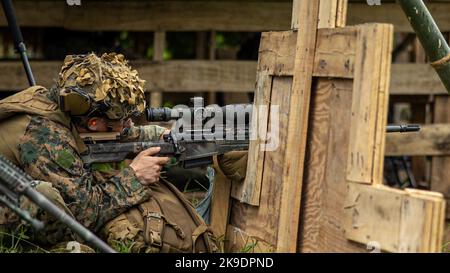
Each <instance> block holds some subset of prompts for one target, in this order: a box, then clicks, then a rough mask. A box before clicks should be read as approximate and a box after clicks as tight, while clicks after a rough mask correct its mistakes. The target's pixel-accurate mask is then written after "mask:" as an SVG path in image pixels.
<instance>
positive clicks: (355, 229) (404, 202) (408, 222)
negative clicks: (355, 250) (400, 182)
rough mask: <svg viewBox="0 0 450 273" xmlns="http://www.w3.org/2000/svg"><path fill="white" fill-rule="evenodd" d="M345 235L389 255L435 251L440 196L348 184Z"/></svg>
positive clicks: (423, 192) (437, 239)
mask: <svg viewBox="0 0 450 273" xmlns="http://www.w3.org/2000/svg"><path fill="white" fill-rule="evenodd" d="M348 186H349V194H348V196H347V199H346V205H345V211H346V215H345V228H346V236H347V238H348V239H350V240H354V241H357V242H360V243H364V244H366V243H369V242H370V241H375V242H377V243H378V244H379V246H380V247H381V249H382V250H385V251H389V252H437V251H438V250H439V249H440V247H439V241H440V238H442V233H441V231H442V227H441V223H442V219H443V215H442V209H441V208H442V207H441V206H442V205H443V204H444V200H443V198H442V195H440V196H439V195H436V194H435V193H428V192H425V191H418V190H416V191H401V190H396V189H392V188H389V187H386V186H382V185H377V186H367V185H362V184H358V183H349V185H348Z"/></svg>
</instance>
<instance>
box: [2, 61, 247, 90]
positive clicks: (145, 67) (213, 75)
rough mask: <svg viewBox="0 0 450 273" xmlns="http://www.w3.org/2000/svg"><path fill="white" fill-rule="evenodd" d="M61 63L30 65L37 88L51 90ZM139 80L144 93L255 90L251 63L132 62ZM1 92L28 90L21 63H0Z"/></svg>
mask: <svg viewBox="0 0 450 273" xmlns="http://www.w3.org/2000/svg"><path fill="white" fill-rule="evenodd" d="M61 65H62V62H53V61H51V62H49V61H32V62H31V67H32V68H33V72H34V74H35V77H36V81H37V83H38V84H40V85H43V86H46V87H50V86H52V85H53V83H54V81H55V79H56V78H57V77H58V73H59V70H60V69H61ZM130 65H131V66H132V67H133V68H135V69H136V70H137V71H138V72H139V75H140V76H141V78H143V79H144V80H146V81H147V83H146V88H147V91H161V92H198V91H201V90H220V91H224V92H252V91H253V90H254V89H255V79H256V62H254V61H206V60H205V61H197V60H192V61H167V62H150V61H132V62H131V63H130ZM0 71H2V72H3V73H0V90H3V91H18V90H21V89H25V88H27V87H28V83H27V79H26V76H25V73H24V70H23V66H22V63H21V62H19V61H11V62H10V61H3V62H0Z"/></svg>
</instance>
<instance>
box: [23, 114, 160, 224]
mask: <svg viewBox="0 0 450 273" xmlns="http://www.w3.org/2000/svg"><path fill="white" fill-rule="evenodd" d="M155 130H156V129H155ZM159 130H161V129H159ZM138 131H140V130H138ZM156 131H158V130H156ZM158 137H159V136H158ZM73 142H74V141H73V135H72V134H71V132H70V130H69V129H68V128H66V127H64V126H62V125H60V124H58V123H55V122H52V121H50V120H48V119H46V118H43V117H40V116H34V117H32V119H31V122H30V124H29V125H28V127H27V129H26V132H25V135H24V136H23V137H22V138H21V140H20V145H19V152H20V157H21V158H20V160H21V162H22V168H23V169H24V170H25V171H26V172H27V173H28V174H30V175H31V176H32V177H33V178H35V179H38V180H44V181H49V182H51V183H52V184H53V186H54V187H55V188H56V189H58V190H59V192H60V193H61V195H62V197H63V198H64V201H65V202H66V204H67V206H68V207H69V209H70V210H71V212H72V213H73V215H75V217H76V219H77V220H78V221H79V222H80V223H81V224H83V225H84V226H86V227H87V228H89V229H91V230H93V231H98V230H99V229H100V228H101V227H102V226H103V225H104V224H105V223H106V222H107V221H109V220H111V219H113V218H114V217H116V216H118V215H119V214H121V213H123V212H125V211H126V210H127V209H129V208H130V207H132V206H134V205H137V204H140V203H142V202H144V201H146V200H147V199H148V198H149V195H150V191H151V190H150V189H149V188H148V187H145V186H143V185H141V184H140V183H139V181H138V180H137V178H136V176H135V175H134V171H133V170H132V169H131V168H130V167H126V168H124V169H123V170H121V171H120V172H119V173H118V174H117V175H116V176H114V177H111V178H109V179H108V180H103V179H98V177H97V176H96V175H95V174H94V173H93V172H92V171H91V170H88V169H85V168H84V166H83V162H82V160H81V158H80V156H79V155H78V153H77V152H76V150H75V147H72V146H71V144H70V143H73Z"/></svg>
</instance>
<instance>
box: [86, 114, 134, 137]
mask: <svg viewBox="0 0 450 273" xmlns="http://www.w3.org/2000/svg"><path fill="white" fill-rule="evenodd" d="M131 126H133V122H132V121H131V119H127V120H110V119H107V118H103V117H93V118H90V119H89V120H88V122H87V127H88V129H89V130H90V131H93V132H119V133H120V132H122V131H123V129H124V128H127V127H131Z"/></svg>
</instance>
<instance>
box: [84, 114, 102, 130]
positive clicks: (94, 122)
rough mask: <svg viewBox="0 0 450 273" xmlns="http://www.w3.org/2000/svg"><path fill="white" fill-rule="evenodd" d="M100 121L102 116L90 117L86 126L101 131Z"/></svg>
mask: <svg viewBox="0 0 450 273" xmlns="http://www.w3.org/2000/svg"><path fill="white" fill-rule="evenodd" d="M100 123H101V120H100V118H96V117H93V118H90V119H88V121H87V122H86V126H87V128H88V129H89V130H90V131H99V129H100Z"/></svg>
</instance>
